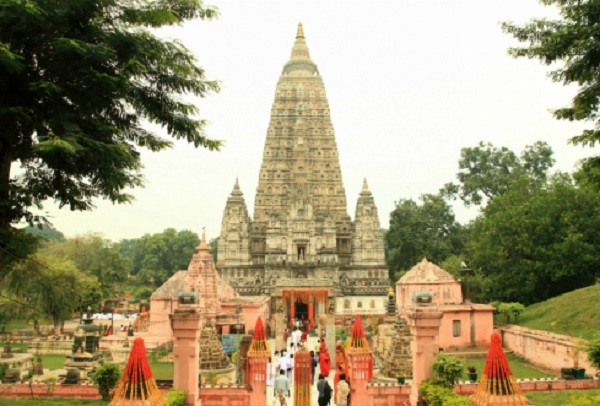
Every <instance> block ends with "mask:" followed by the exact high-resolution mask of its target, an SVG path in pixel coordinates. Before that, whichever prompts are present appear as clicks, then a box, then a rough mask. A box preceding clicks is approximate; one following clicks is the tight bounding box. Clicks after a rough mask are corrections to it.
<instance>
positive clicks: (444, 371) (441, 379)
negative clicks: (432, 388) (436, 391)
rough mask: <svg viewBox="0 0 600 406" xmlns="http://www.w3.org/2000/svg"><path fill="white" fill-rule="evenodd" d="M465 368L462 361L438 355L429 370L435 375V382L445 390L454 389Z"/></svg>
mask: <svg viewBox="0 0 600 406" xmlns="http://www.w3.org/2000/svg"><path fill="white" fill-rule="evenodd" d="M465 368H466V365H465V362H464V361H463V360H461V359H460V358H457V357H453V356H451V355H445V354H438V356H437V358H436V359H435V361H434V362H433V364H431V369H432V370H433V372H434V373H435V382H437V383H439V384H440V385H442V386H445V387H446V388H453V387H454V385H455V384H456V383H457V382H458V380H459V379H460V377H461V376H462V375H463V373H464V372H465Z"/></svg>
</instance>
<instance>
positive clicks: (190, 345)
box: [169, 308, 200, 406]
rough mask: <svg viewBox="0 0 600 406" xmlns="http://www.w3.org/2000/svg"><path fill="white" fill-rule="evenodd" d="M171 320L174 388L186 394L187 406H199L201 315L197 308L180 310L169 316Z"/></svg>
mask: <svg viewBox="0 0 600 406" xmlns="http://www.w3.org/2000/svg"><path fill="white" fill-rule="evenodd" d="M169 318H170V319H171V328H172V329H173V340H174V342H173V388H175V389H178V390H182V391H185V392H186V397H185V403H184V404H185V405H186V406H199V405H200V392H199V389H198V383H199V382H198V373H199V368H200V367H199V361H198V352H199V343H198V340H199V338H200V313H198V311H197V309H195V308H180V309H176V310H175V311H174V312H173V313H172V314H171V315H169Z"/></svg>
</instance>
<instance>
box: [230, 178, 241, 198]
mask: <svg viewBox="0 0 600 406" xmlns="http://www.w3.org/2000/svg"><path fill="white" fill-rule="evenodd" d="M242 194H243V193H242V191H241V190H240V183H239V181H238V178H237V177H236V178H235V184H234V185H233V191H232V192H231V196H242Z"/></svg>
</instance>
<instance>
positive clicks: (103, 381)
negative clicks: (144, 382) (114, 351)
mask: <svg viewBox="0 0 600 406" xmlns="http://www.w3.org/2000/svg"><path fill="white" fill-rule="evenodd" d="M121 374H122V372H121V367H120V366H119V365H117V364H104V365H101V366H100V367H99V368H98V369H97V370H96V372H94V373H93V374H92V382H93V383H94V384H95V385H98V392H100V395H102V400H110V390H111V389H112V388H114V387H115V385H116V384H117V382H119V379H120V378H121Z"/></svg>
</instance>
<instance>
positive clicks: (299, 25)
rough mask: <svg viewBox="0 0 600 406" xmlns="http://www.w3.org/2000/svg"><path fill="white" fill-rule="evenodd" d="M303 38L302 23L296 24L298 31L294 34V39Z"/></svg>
mask: <svg viewBox="0 0 600 406" xmlns="http://www.w3.org/2000/svg"><path fill="white" fill-rule="evenodd" d="M300 38H302V39H305V38H304V29H302V23H298V31H297V32H296V39H300Z"/></svg>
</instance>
